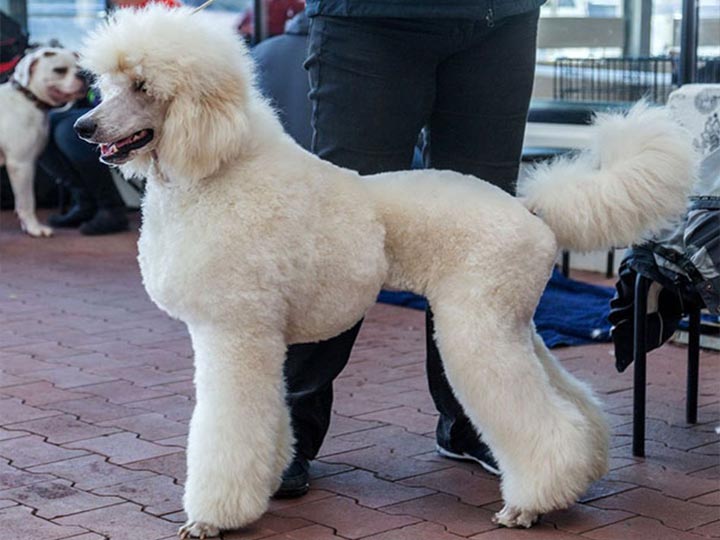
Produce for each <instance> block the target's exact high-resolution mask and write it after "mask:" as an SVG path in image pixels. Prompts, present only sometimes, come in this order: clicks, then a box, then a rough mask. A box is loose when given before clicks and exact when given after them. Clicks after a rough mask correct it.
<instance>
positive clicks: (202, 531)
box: [178, 521, 220, 540]
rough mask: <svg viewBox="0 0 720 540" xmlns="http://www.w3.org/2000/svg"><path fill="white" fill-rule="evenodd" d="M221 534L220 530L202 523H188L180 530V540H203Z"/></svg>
mask: <svg viewBox="0 0 720 540" xmlns="http://www.w3.org/2000/svg"><path fill="white" fill-rule="evenodd" d="M219 534H220V529H218V528H217V527H214V526H212V525H210V524H208V523H204V522H202V521H188V522H187V523H186V524H185V525H183V526H182V527H180V530H178V536H179V537H180V540H186V539H187V538H200V540H203V539H205V538H212V537H213V536H218V535H219Z"/></svg>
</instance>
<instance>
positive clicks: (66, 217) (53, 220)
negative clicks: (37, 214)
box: [48, 204, 97, 228]
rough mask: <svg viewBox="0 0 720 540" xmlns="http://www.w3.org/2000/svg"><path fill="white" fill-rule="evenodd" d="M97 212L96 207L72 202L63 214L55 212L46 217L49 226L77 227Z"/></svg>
mask: <svg viewBox="0 0 720 540" xmlns="http://www.w3.org/2000/svg"><path fill="white" fill-rule="evenodd" d="M96 212H97V208H95V207H94V206H91V205H87V204H74V205H73V206H71V207H70V210H68V211H67V212H66V213H64V214H55V215H53V216H50V217H49V218H48V223H49V224H50V226H51V227H55V228H63V227H79V226H80V225H82V224H83V223H85V222H86V221H89V220H90V219H92V217H93V216H94V215H95V213H96Z"/></svg>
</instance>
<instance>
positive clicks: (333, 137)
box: [279, 17, 435, 496]
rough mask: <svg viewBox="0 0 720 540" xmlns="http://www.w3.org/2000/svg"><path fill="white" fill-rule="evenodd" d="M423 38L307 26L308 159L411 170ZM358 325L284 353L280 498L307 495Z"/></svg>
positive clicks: (386, 28)
mask: <svg viewBox="0 0 720 540" xmlns="http://www.w3.org/2000/svg"><path fill="white" fill-rule="evenodd" d="M423 35H425V32H424V31H423V30H422V29H421V28H420V27H419V26H418V25H417V24H416V23H414V22H413V21H398V20H383V19H349V18H330V17H316V18H315V19H313V23H312V27H311V33H310V40H309V56H308V60H307V62H306V68H307V70H308V72H309V77H310V87H311V91H310V99H311V100H312V103H313V117H312V125H313V129H314V136H313V144H312V150H313V152H314V153H316V154H317V155H319V156H320V157H321V158H323V159H326V160H328V161H331V162H333V163H335V164H336V165H340V166H342V167H346V168H348V169H353V170H356V171H358V172H360V173H361V174H372V173H377V172H385V171H393V170H402V169H408V168H410V164H411V162H412V157H413V151H414V147H415V142H416V140H417V136H418V133H419V131H420V129H421V128H422V126H423V125H424V124H425V123H426V122H427V120H428V118H429V114H430V111H431V108H432V101H433V98H434V84H435V81H434V62H435V61H434V59H433V58H432V53H431V52H429V51H428V47H427V43H425V44H423V43H421V42H420V41H421V39H422V37H423ZM360 324H361V323H358V324H357V325H356V326H355V327H353V328H352V329H350V330H348V331H346V332H344V333H343V334H341V335H339V336H337V337H335V338H332V339H330V340H328V341H324V342H322V343H319V344H303V345H293V346H291V347H290V348H289V350H288V357H287V360H286V365H285V376H286V381H287V396H288V397H287V401H288V404H289V406H290V409H291V418H292V424H293V431H294V433H295V438H296V445H295V448H296V453H297V458H296V463H295V464H294V466H291V467H290V469H288V471H287V472H286V474H285V475H284V481H283V488H281V490H280V492H279V495H281V496H282V495H285V496H288V495H297V494H302V492H304V491H303V490H302V489H301V484H302V485H305V486H306V479H307V468H306V464H307V460H311V459H314V458H315V456H316V455H317V452H318V450H319V449H320V445H321V444H322V441H323V438H324V437H325V435H326V433H327V430H328V427H329V424H330V414H331V408H332V399H333V392H332V382H333V380H334V379H335V377H337V375H338V374H339V373H340V372H341V371H342V369H343V368H344V367H345V365H346V364H347V361H348V358H349V356H350V351H351V349H352V346H353V343H354V342H355V338H356V337H357V333H358V331H359V329H360ZM298 461H304V463H303V464H298V463H297V462H298ZM301 465H303V466H301ZM285 488H286V489H285ZM306 489H307V488H306V487H305V490H306Z"/></svg>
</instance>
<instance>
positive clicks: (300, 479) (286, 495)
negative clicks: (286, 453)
mask: <svg viewBox="0 0 720 540" xmlns="http://www.w3.org/2000/svg"><path fill="white" fill-rule="evenodd" d="M309 489H310V462H309V461H308V460H307V459H305V458H304V457H302V456H296V457H295V459H293V460H292V463H290V465H288V468H287V469H285V472H283V476H282V484H280V487H279V488H278V490H277V491H276V492H275V494H274V495H273V497H274V498H275V499H295V498H297V497H302V496H303V495H305V494H306V493H307V492H308V490H309Z"/></svg>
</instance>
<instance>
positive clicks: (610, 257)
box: [605, 249, 615, 279]
mask: <svg viewBox="0 0 720 540" xmlns="http://www.w3.org/2000/svg"><path fill="white" fill-rule="evenodd" d="M614 275H615V250H614V249H610V250H609V251H608V253H607V266H606V267H605V277H606V278H608V279H610V278H611V277H613V276H614Z"/></svg>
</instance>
